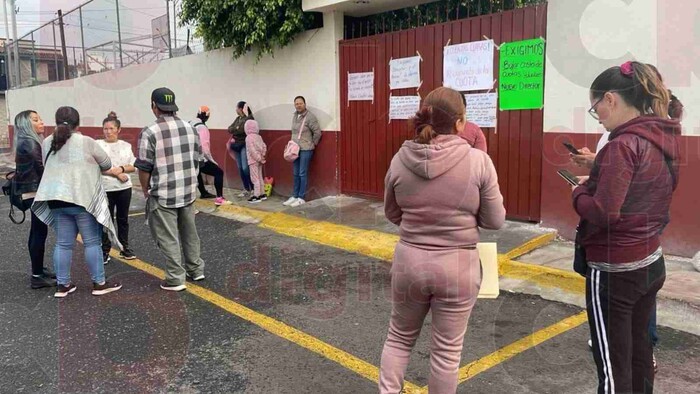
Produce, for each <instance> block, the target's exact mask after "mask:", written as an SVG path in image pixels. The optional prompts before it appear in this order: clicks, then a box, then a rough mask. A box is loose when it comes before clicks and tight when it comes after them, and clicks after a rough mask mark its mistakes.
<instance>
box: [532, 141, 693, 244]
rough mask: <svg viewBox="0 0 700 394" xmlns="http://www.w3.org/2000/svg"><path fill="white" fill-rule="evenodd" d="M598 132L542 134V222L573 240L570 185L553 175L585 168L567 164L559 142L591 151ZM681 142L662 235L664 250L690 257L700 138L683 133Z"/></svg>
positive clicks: (574, 223)
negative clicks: (678, 168)
mask: <svg viewBox="0 0 700 394" xmlns="http://www.w3.org/2000/svg"><path fill="white" fill-rule="evenodd" d="M599 138H600V134H581V133H544V152H543V153H544V154H543V161H542V225H544V226H546V227H553V228H556V229H557V230H559V233H560V234H561V235H562V236H563V237H565V238H568V239H573V237H574V233H575V230H576V225H577V224H578V216H577V215H576V213H575V212H574V210H573V207H572V203H571V188H570V187H569V186H568V185H567V184H566V183H565V182H564V180H563V179H561V178H560V177H559V175H557V170H559V169H562V168H566V169H568V170H570V171H571V172H573V173H574V174H577V175H586V174H587V172H588V171H587V170H582V169H580V168H577V167H574V166H573V165H571V164H570V162H569V158H568V151H567V150H566V148H564V146H563V145H562V142H564V141H569V142H571V143H572V144H573V145H574V146H576V147H583V146H588V147H589V148H590V149H591V150H595V146H596V144H597V142H598V139H599ZM680 141H681V157H682V162H681V175H680V184H679V185H678V189H676V192H675V193H674V195H673V203H672V205H671V224H669V226H668V227H667V228H666V230H665V231H664V235H663V248H664V252H666V253H669V254H675V255H681V256H692V255H693V254H695V253H696V252H697V251H698V250H700V231H698V230H697V228H698V223H700V210H699V209H697V206H696V203H695V201H697V196H698V195H700V183H699V182H698V181H697V179H698V177H697V176H695V174H698V173H700V137H688V136H683V137H681V138H680Z"/></svg>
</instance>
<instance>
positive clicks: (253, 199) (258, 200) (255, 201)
mask: <svg viewBox="0 0 700 394" xmlns="http://www.w3.org/2000/svg"><path fill="white" fill-rule="evenodd" d="M259 202H260V198H258V197H256V196H253V197H251V198H249V199H248V204H257V203H259Z"/></svg>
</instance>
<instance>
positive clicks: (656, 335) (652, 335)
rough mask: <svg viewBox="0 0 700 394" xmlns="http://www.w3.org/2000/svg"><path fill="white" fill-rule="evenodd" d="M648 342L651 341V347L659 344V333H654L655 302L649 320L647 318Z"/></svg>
mask: <svg viewBox="0 0 700 394" xmlns="http://www.w3.org/2000/svg"><path fill="white" fill-rule="evenodd" d="M649 340H651V346H654V347H656V344H657V343H659V333H658V332H657V331H656V301H655V302H654V309H652V310H651V318H649Z"/></svg>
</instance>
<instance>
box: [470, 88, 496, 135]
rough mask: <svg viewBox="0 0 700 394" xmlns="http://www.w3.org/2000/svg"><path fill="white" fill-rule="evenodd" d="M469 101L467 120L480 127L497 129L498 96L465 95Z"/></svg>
mask: <svg viewBox="0 0 700 394" xmlns="http://www.w3.org/2000/svg"><path fill="white" fill-rule="evenodd" d="M464 98H465V99H466V100H467V120H468V121H470V122H472V123H475V124H477V125H478V126H479V127H496V106H497V101H498V94H496V93H481V94H465V95H464Z"/></svg>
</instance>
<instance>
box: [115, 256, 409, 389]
mask: <svg viewBox="0 0 700 394" xmlns="http://www.w3.org/2000/svg"><path fill="white" fill-rule="evenodd" d="M110 255H111V256H112V257H114V258H115V259H118V260H119V261H121V262H123V263H124V264H127V265H130V266H131V267H133V268H136V269H138V270H141V271H144V272H146V273H148V274H150V275H152V276H155V277H156V278H158V279H161V280H162V279H164V278H165V272H163V270H161V269H160V268H157V267H154V266H152V265H151V264H148V263H146V262H144V261H142V260H139V259H134V260H123V259H121V258H119V253H118V251H117V250H116V249H112V251H111V253H110ZM187 291H188V292H189V293H191V294H193V295H195V296H197V297H199V298H201V299H202V300H204V301H206V302H209V303H211V304H214V305H216V306H218V307H219V308H221V309H223V310H225V311H226V312H228V313H230V314H232V315H235V316H238V317H239V318H241V319H244V320H247V321H249V322H251V323H253V324H255V325H256V326H258V327H260V328H262V329H264V330H266V331H268V332H269V333H271V334H274V335H277V336H278V337H280V338H284V339H286V340H288V341H290V342H292V343H295V344H297V345H299V346H301V347H303V348H305V349H308V350H310V351H312V352H314V353H316V354H318V355H320V356H323V357H325V358H327V359H329V360H331V361H334V362H336V363H338V364H340V365H341V366H343V367H345V368H347V369H349V370H351V371H353V372H355V373H357V374H358V375H360V376H362V377H364V378H366V379H369V380H371V381H373V382H375V383H378V382H379V368H377V367H375V366H374V365H372V364H370V363H368V362H366V361H364V360H361V359H359V358H357V357H355V356H353V355H352V354H350V353H348V352H345V351H343V350H340V349H338V348H336V347H334V346H332V345H330V344H328V343H326V342H323V341H322V340H320V339H318V338H316V337H313V336H311V335H309V334H307V333H305V332H303V331H301V330H298V329H296V328H294V327H292V326H289V325H287V324H285V323H282V322H281V321H278V320H275V319H273V318H271V317H269V316H266V315H264V314H262V313H259V312H256V311H254V310H252V309H250V308H247V307H245V306H243V305H241V304H239V303H237V302H234V301H231V300H229V299H228V298H225V297H223V296H221V295H219V294H217V293H215V292H213V291H211V290H209V289H206V288H204V287H201V286H197V285H195V284H191V283H188V284H187ZM405 387H406V388H407V389H408V390H410V391H408V392H411V393H418V392H420V388H419V386H418V385H416V384H413V383H410V382H405Z"/></svg>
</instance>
